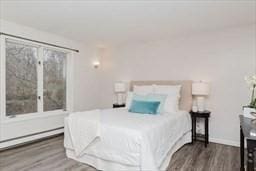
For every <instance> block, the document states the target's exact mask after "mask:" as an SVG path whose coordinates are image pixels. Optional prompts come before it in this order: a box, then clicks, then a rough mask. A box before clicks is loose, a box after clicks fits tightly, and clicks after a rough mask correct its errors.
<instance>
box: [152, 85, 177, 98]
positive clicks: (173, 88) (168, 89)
mask: <svg viewBox="0 0 256 171" xmlns="http://www.w3.org/2000/svg"><path fill="white" fill-rule="evenodd" d="M153 87H154V92H155V93H157V94H167V95H169V94H170V95H177V96H179V97H180V89H181V85H153Z"/></svg>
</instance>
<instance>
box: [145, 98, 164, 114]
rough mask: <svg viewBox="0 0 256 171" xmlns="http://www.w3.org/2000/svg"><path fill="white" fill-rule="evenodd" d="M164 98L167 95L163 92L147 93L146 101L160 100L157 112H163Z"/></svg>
mask: <svg viewBox="0 0 256 171" xmlns="http://www.w3.org/2000/svg"><path fill="white" fill-rule="evenodd" d="M166 98H167V95H165V94H148V95H147V101H159V102H160V105H159V107H158V110H157V113H163V111H164V105H165V100H166Z"/></svg>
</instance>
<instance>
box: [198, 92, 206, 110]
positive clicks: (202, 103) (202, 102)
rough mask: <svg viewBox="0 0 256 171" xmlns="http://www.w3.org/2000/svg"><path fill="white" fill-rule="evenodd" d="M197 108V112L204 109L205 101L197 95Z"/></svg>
mask: <svg viewBox="0 0 256 171" xmlns="http://www.w3.org/2000/svg"><path fill="white" fill-rule="evenodd" d="M197 108H198V111H199V112H203V111H205V103H204V97H203V96H199V97H197Z"/></svg>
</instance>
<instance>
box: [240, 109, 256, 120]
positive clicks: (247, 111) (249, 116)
mask: <svg viewBox="0 0 256 171" xmlns="http://www.w3.org/2000/svg"><path fill="white" fill-rule="evenodd" d="M251 112H256V109H254V108H250V107H244V110H243V115H244V117H247V118H251V119H255V118H256V117H255V116H253V115H251Z"/></svg>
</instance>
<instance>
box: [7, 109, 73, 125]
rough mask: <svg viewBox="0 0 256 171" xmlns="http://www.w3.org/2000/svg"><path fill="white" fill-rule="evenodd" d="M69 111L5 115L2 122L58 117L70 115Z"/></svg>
mask: <svg viewBox="0 0 256 171" xmlns="http://www.w3.org/2000/svg"><path fill="white" fill-rule="evenodd" d="M68 114H69V112H68V111H62V110H57V111H51V112H44V113H31V114H24V115H16V117H13V118H12V117H4V118H3V121H2V123H12V122H20V121H26V120H33V119H38V118H45V117H56V116H61V115H68Z"/></svg>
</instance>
